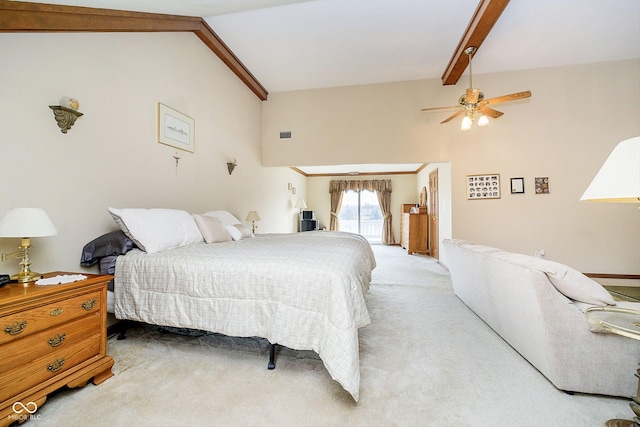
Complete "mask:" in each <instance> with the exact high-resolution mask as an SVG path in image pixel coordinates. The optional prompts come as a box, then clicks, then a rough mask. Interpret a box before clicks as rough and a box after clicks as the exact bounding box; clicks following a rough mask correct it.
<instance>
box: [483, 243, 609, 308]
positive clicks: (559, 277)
mask: <svg viewBox="0 0 640 427" xmlns="http://www.w3.org/2000/svg"><path fill="white" fill-rule="evenodd" d="M495 256H496V257H498V258H502V259H505V260H508V261H510V262H512V263H514V264H517V265H521V266H523V267H527V268H532V269H535V270H538V271H542V272H543V273H545V274H546V275H547V277H548V278H549V281H550V282H551V284H552V285H553V286H554V287H555V288H556V289H557V290H558V292H560V293H561V294H563V295H564V296H566V297H567V298H571V299H572V300H575V301H580V302H584V303H587V304H594V305H616V301H615V300H614V299H613V297H612V296H611V294H610V293H609V292H608V291H607V290H606V289H605V288H604V287H603V286H602V285H601V284H600V283H598V282H596V281H594V280H591V279H589V278H588V277H587V276H585V275H584V274H582V273H580V272H579V271H577V270H574V269H573V268H571V267H569V266H567V265H565V264H561V263H559V262H555V261H549V260H546V259H541V258H536V257H533V256H530V255H523V254H515V253H510V252H504V253H502V254H496V255H495Z"/></svg>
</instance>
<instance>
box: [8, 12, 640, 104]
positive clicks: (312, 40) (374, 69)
mask: <svg viewBox="0 0 640 427" xmlns="http://www.w3.org/2000/svg"><path fill="white" fill-rule="evenodd" d="M44 3H48V4H63V5H72V6H86V7H92V8H107V9H119V10H129V11H140V12H150V13H163V14H173V15H185V16H195V17H203V18H204V21H205V22H206V23H207V24H208V25H209V26H210V27H211V28H212V29H213V31H214V32H215V33H216V34H217V35H218V36H219V37H220V39H221V40H222V41H223V42H224V43H225V44H226V45H227V46H228V47H229V48H230V49H231V51H232V52H233V53H234V54H235V56H236V57H237V58H238V59H239V61H240V62H241V63H243V64H244V66H245V67H246V68H247V69H248V70H249V71H250V72H251V74H253V76H255V78H256V79H257V80H258V81H259V82H260V84H261V85H262V86H263V87H264V88H265V89H266V91H267V92H281V91H290V90H299V89H309V88H322V87H333V86H345V85H358V84H369V83H382V82H391V81H404V80H418V79H429V78H441V77H443V74H444V73H445V70H446V68H447V65H448V64H449V61H450V60H451V58H452V55H453V53H454V51H455V50H456V46H457V45H458V43H459V41H460V39H461V37H462V35H463V33H464V32H465V29H466V28H467V26H468V24H469V22H470V20H471V18H472V16H473V15H474V12H475V11H476V8H477V6H478V2H477V1H473V0H306V1H305V0H302V1H301V0H242V1H240V0H49V1H45V2H44ZM639 23H640V2H639V1H638V0H607V1H602V0H562V1H558V0H536V1H524V0H519V1H518V0H514V1H511V2H509V3H508V5H507V6H506V8H505V9H504V12H503V13H502V15H501V16H500V18H499V20H498V21H497V23H496V24H495V26H494V27H493V29H491V32H490V34H489V35H488V37H487V38H486V40H485V41H484V44H483V45H482V48H481V49H480V50H479V51H478V53H477V54H476V56H475V57H474V73H475V74H483V73H490V72H499V71H511V70H518V69H533V68H544V67H552V66H560V65H570V64H581V63H590V62H602V61H612V60H620V59H631V58H640V24H639ZM0 30H1V29H0Z"/></svg>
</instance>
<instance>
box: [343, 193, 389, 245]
mask: <svg viewBox="0 0 640 427" xmlns="http://www.w3.org/2000/svg"><path fill="white" fill-rule="evenodd" d="M338 218H339V219H340V230H341V231H348V232H351V233H357V234H360V235H362V236H363V237H364V238H366V239H367V240H368V241H369V242H370V243H381V242H382V211H381V210H380V205H379V204H378V196H376V193H375V191H367V190H362V191H359V192H358V191H346V192H345V193H344V196H343V197H342V207H341V208H340V213H338Z"/></svg>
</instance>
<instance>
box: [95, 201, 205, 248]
mask: <svg viewBox="0 0 640 427" xmlns="http://www.w3.org/2000/svg"><path fill="white" fill-rule="evenodd" d="M108 210H109V213H110V214H111V216H112V217H113V219H114V220H115V221H116V223H117V224H118V226H120V229H121V230H122V231H123V232H124V234H126V235H127V236H129V238H130V239H131V240H133V242H134V243H135V244H136V246H138V247H139V248H140V249H142V250H143V251H145V252H147V253H155V252H160V251H162V250H165V249H171V248H176V247H178V246H184V245H189V244H191V243H197V242H202V240H203V238H202V234H201V233H200V230H199V229H198V225H197V224H196V222H195V220H194V219H193V216H192V215H191V214H190V213H189V212H186V211H182V210H177V209H138V208H130V209H116V208H109V209H108Z"/></svg>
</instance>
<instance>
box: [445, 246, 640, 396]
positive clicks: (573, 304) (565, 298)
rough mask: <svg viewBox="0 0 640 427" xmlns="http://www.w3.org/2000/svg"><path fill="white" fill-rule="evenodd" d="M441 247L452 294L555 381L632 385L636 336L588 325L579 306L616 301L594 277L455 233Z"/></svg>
mask: <svg viewBox="0 0 640 427" xmlns="http://www.w3.org/2000/svg"><path fill="white" fill-rule="evenodd" d="M443 249H444V251H445V253H446V259H447V267H448V268H449V271H450V273H451V280H452V283H453V290H454V292H455V294H456V295H457V296H458V297H459V298H460V299H461V300H462V301H463V302H464V303H465V304H466V305H467V306H468V307H469V308H470V309H471V310H473V311H474V312H475V313H476V314H477V315H478V316H479V317H480V318H481V319H482V320H484V322H485V323H487V324H488V325H489V326H490V327H491V328H492V329H493V330H494V331H495V332H496V333H498V334H499V335H500V336H501V337H502V338H503V339H504V340H505V341H506V342H507V343H509V344H510V345H511V346H512V347H513V348H514V349H515V350H516V351H518V352H519V353H520V354H521V355H522V356H523V357H524V358H525V359H527V360H528V361H529V362H530V363H531V364H532V365H533V366H535V367H536V368H537V369H538V370H539V371H540V372H541V373H542V374H543V375H544V376H545V377H547V378H548V379H549V380H550V381H551V382H552V383H553V384H554V385H555V386H556V387H557V388H558V389H560V390H565V391H571V392H581V393H593V394H605V395H612V396H624V397H631V396H632V395H634V394H635V393H636V390H637V387H638V380H637V379H636V378H635V377H634V373H635V372H636V368H637V366H638V362H640V342H639V341H636V340H633V339H630V338H625V337H622V336H619V335H615V334H610V333H603V332H593V331H592V327H591V325H590V323H589V321H588V320H587V318H586V315H585V314H584V312H583V310H584V309H585V308H586V307H588V306H590V305H605V304H616V302H615V301H614V300H613V299H612V298H611V296H610V295H609V294H608V292H607V291H606V290H605V289H604V288H603V287H602V286H601V285H599V284H598V283H596V282H594V281H593V280H591V279H589V278H587V277H586V276H584V275H582V274H581V273H579V272H577V271H576V270H573V269H571V268H569V267H567V266H565V265H563V264H559V263H555V262H551V261H547V260H543V259H538V258H535V257H532V256H527V255H520V254H515V253H509V252H505V251H502V250H500V249H496V248H491V247H488V246H481V245H475V244H472V243H470V242H466V241H462V240H452V239H449V240H445V241H444V242H443ZM560 290H561V291H560ZM630 304H631V303H618V305H624V306H626V307H629V305H630Z"/></svg>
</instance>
